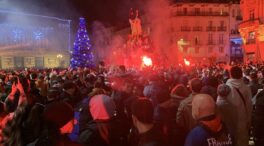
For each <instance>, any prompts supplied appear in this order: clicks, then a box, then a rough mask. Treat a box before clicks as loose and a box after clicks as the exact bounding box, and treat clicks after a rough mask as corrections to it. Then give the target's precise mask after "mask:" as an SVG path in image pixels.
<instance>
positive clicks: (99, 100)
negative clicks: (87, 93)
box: [79, 94, 120, 146]
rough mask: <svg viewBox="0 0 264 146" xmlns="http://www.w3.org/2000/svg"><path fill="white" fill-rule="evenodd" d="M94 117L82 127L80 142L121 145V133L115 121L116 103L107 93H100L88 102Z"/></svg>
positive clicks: (91, 145) (97, 145)
mask: <svg viewBox="0 0 264 146" xmlns="http://www.w3.org/2000/svg"><path fill="white" fill-rule="evenodd" d="M87 106H88V107H89V112H90V114H91V117H92V119H91V120H90V121H87V123H86V125H85V127H84V128H82V127H80V128H81V129H82V131H80V135H79V142H80V143H82V144H84V145H89V146H119V145H120V144H119V143H118V142H119V141H118V139H119V135H118V130H117V127H118V126H119V125H116V124H115V122H114V116H115V112H116V105H115V103H114V101H113V99H112V98H111V97H109V96H107V95H103V94H99V95H95V96H93V97H91V99H90V101H89V102H88V105H87Z"/></svg>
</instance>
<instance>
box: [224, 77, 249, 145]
mask: <svg viewBox="0 0 264 146" xmlns="http://www.w3.org/2000/svg"><path fill="white" fill-rule="evenodd" d="M226 84H227V85H228V86H229V87H230V88H231V92H230V94H229V95H228V97H227V100H228V101H229V102H230V103H231V104H233V105H234V108H236V109H234V110H236V111H237V113H238V115H237V120H236V121H237V126H236V127H237V128H236V130H235V131H236V132H235V135H234V137H235V139H236V145H237V146H248V140H249V135H248V131H249V129H250V126H251V125H250V124H251V114H252V102H251V99H252V94H251V90H250V88H249V87H248V86H247V85H246V84H245V83H244V82H243V80H242V79H229V80H228V81H227V82H226ZM236 88H237V89H239V91H240V92H241V94H242V95H243V98H244V101H245V103H244V102H243V100H242V97H240V95H239V93H238V91H237V90H236Z"/></svg>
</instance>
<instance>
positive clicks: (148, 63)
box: [142, 56, 152, 66]
mask: <svg viewBox="0 0 264 146" xmlns="http://www.w3.org/2000/svg"><path fill="white" fill-rule="evenodd" d="M142 61H143V64H144V65H145V66H152V59H151V58H149V57H147V56H143V58H142Z"/></svg>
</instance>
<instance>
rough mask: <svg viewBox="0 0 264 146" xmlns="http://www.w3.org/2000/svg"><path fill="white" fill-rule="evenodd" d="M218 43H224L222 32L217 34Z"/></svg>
mask: <svg viewBox="0 0 264 146" xmlns="http://www.w3.org/2000/svg"><path fill="white" fill-rule="evenodd" d="M219 44H224V34H219Z"/></svg>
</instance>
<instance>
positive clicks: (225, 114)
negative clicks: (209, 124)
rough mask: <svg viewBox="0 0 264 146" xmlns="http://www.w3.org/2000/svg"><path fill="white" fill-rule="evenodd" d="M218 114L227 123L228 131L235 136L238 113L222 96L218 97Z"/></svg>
mask: <svg viewBox="0 0 264 146" xmlns="http://www.w3.org/2000/svg"><path fill="white" fill-rule="evenodd" d="M216 105H217V110H218V113H219V115H220V117H221V119H222V121H223V122H224V123H225V125H226V127H227V129H228V130H229V131H230V133H231V134H232V135H234V134H235V130H236V126H237V121H236V120H237V111H236V110H234V109H235V106H234V105H232V104H231V103H230V102H229V101H228V100H227V99H226V97H225V98H223V97H221V96H218V97H217V101H216Z"/></svg>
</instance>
